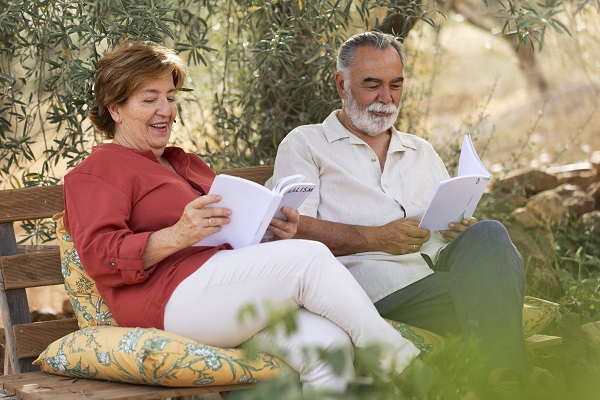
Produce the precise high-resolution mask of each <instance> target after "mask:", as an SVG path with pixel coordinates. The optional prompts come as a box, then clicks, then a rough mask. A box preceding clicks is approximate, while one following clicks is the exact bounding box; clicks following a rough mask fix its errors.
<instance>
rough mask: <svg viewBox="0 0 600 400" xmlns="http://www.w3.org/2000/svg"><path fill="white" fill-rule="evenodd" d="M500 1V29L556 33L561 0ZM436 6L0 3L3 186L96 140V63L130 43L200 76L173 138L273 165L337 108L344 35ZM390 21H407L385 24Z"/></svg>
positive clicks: (67, 163) (410, 20)
mask: <svg viewBox="0 0 600 400" xmlns="http://www.w3.org/2000/svg"><path fill="white" fill-rule="evenodd" d="M503 4H504V5H505V11H504V15H505V17H506V18H507V21H510V23H509V24H508V25H507V26H510V30H511V31H516V32H523V33H522V34H521V36H522V38H523V39H524V40H525V41H529V43H531V44H534V43H535V41H534V40H533V38H534V37H535V38H536V40H537V41H538V43H539V44H540V45H541V43H542V41H541V40H542V39H543V36H544V34H545V30H544V29H543V27H545V26H550V27H551V28H552V29H555V30H557V31H564V27H562V26H561V25H560V24H558V23H557V22H556V21H554V19H553V18H554V17H555V16H556V14H557V13H560V12H562V10H563V9H562V6H561V4H560V3H558V2H550V3H544V4H538V5H534V4H533V3H532V4H530V5H526V6H523V7H517V4H519V2H516V0H509V1H507V2H506V3H503ZM436 7H437V5H436V3H434V2H423V1H421V0H405V1H397V0H396V1H391V2H390V1H382V0H364V1H360V2H358V1H349V0H318V1H310V2H309V1H299V0H296V1H291V0H287V1H264V0H238V1H230V2H219V1H216V0H203V1H200V2H198V1H191V0H107V1H104V2H90V1H84V0H70V1H62V2H58V3H56V2H54V3H53V2H47V1H44V0H33V1H21V0H19V1H7V0H0V10H2V12H1V13H0V41H1V46H0V48H1V55H2V57H1V66H0V68H1V69H0V85H1V86H2V90H1V91H0V138H1V139H2V140H1V143H0V158H1V159H2V162H1V164H0V175H1V176H2V177H3V178H5V179H4V180H5V182H7V183H8V184H9V185H10V186H21V185H23V184H24V183H23V180H24V178H25V176H28V177H29V178H27V179H30V180H31V177H33V180H32V182H33V181H34V182H40V183H41V182H45V184H48V183H50V182H51V181H50V179H51V178H61V175H62V173H63V171H64V169H65V168H70V167H72V166H73V165H76V164H77V163H78V162H79V161H81V159H82V158H83V157H85V155H86V154H87V152H88V151H89V150H90V147H91V145H93V144H95V143H97V142H99V141H100V140H101V139H100V137H99V136H98V135H97V134H96V133H95V132H94V131H93V129H92V128H91V126H90V124H89V122H88V121H87V119H86V115H87V111H88V109H89V106H90V103H91V96H92V90H93V81H94V76H95V72H94V71H95V66H96V63H97V60H98V58H99V57H100V56H101V55H102V54H103V53H104V51H105V50H106V49H108V48H111V47H113V46H114V45H115V44H117V43H119V42H121V41H123V40H127V39H136V40H153V41H156V42H160V43H164V44H166V45H167V46H172V47H174V48H175V49H176V50H178V51H180V52H181V54H183V55H184V57H185V58H186V59H188V60H189V62H190V65H191V67H192V68H191V70H192V72H197V71H202V72H203V74H202V75H201V76H199V77H198V79H197V84H196V85H194V86H195V87H196V88H199V89H200V90H199V91H198V93H193V94H187V95H185V96H182V101H181V103H180V111H181V114H182V115H181V118H180V121H178V122H179V123H180V125H179V126H178V132H177V133H178V134H177V135H176V136H177V140H178V141H179V142H180V143H183V144H185V145H187V146H188V147H189V148H190V149H191V150H192V151H196V152H197V153H199V154H202V155H203V156H205V157H206V158H207V160H208V161H209V162H210V163H211V164H212V165H213V166H215V167H217V168H219V167H223V166H225V165H227V166H243V165H249V164H251V165H257V164H261V163H267V162H271V161H272V160H273V157H274V154H275V149H276V147H277V145H278V143H279V142H280V141H281V139H282V138H283V137H284V136H285V135H286V134H287V132H289V131H290V130H291V129H293V128H294V127H295V126H298V125H300V124H305V123H313V122H316V121H321V120H322V119H323V118H324V116H325V115H326V114H327V113H328V112H329V111H330V110H332V109H334V108H336V107H337V106H338V105H339V99H338V98H337V94H336V93H335V88H334V87H333V85H332V76H333V73H334V71H335V67H334V55H335V52H336V51H337V48H338V47H339V45H340V43H341V42H342V41H343V40H344V39H345V38H346V37H347V36H348V35H349V34H351V33H353V32H355V31H363V30H365V29H388V30H389V31H390V32H391V31H393V32H396V33H397V34H400V35H402V34H405V33H406V31H407V30H409V29H410V28H411V27H412V25H413V24H414V23H415V22H416V21H418V20H420V21H423V22H425V23H427V24H430V25H435V24H436V22H435V20H434V17H435V15H436V14H438V12H439V11H438V10H437V9H436ZM392 16H402V17H403V19H402V21H403V22H402V23H401V24H400V25H399V26H393V25H390V23H389V22H390V17H392ZM540 27H542V28H540ZM538 28H539V29H538ZM536 29H537V30H536ZM533 30H536V35H533V34H532V33H531V32H532V31H533ZM217 49H218V50H217ZM200 137H202V138H203V139H200ZM38 159H39V161H38Z"/></svg>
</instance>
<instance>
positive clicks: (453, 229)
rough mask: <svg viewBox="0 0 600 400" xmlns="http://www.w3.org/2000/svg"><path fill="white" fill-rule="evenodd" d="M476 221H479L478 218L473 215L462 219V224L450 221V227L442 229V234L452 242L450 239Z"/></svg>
mask: <svg viewBox="0 0 600 400" xmlns="http://www.w3.org/2000/svg"><path fill="white" fill-rule="evenodd" d="M475 223H477V218H473V217H470V218H465V219H464V220H463V221H462V223H460V224H459V223H454V222H450V223H449V224H448V227H449V228H450V229H448V230H445V231H440V234H441V235H442V237H443V238H444V239H445V240H446V241H447V242H450V241H452V240H454V239H455V238H456V237H457V236H458V235H459V234H460V233H461V232H462V231H464V230H465V229H467V228H468V227H469V226H471V225H473V224H475Z"/></svg>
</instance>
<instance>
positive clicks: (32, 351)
mask: <svg viewBox="0 0 600 400" xmlns="http://www.w3.org/2000/svg"><path fill="white" fill-rule="evenodd" d="M77 329H79V326H78V325H77V319H76V318H66V319H59V320H55V321H43V322H33V323H29V324H19V325H15V326H14V327H13V332H14V334H15V338H16V342H17V357H18V358H19V359H24V358H31V357H37V356H39V355H40V353H41V352H42V351H44V350H46V347H48V345H49V344H50V343H52V342H54V341H55V340H57V339H60V338H61V337H63V336H65V335H67V334H69V333H71V332H74V331H76V330H77Z"/></svg>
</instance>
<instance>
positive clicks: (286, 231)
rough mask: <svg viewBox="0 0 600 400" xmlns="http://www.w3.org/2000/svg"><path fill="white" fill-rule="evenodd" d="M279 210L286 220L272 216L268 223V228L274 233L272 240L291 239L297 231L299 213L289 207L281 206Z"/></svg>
mask: <svg viewBox="0 0 600 400" xmlns="http://www.w3.org/2000/svg"><path fill="white" fill-rule="evenodd" d="M281 212H282V213H283V215H285V216H286V217H287V221H282V220H280V219H277V218H273V219H272V220H271V224H270V225H269V230H270V231H271V232H273V233H274V234H275V238H274V240H278V239H291V238H293V237H294V235H295V234H296V232H297V231H298V224H299V223H300V214H299V213H298V211H297V210H292V209H291V208H289V207H283V208H282V209H281Z"/></svg>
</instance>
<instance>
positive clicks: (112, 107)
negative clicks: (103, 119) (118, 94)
mask: <svg viewBox="0 0 600 400" xmlns="http://www.w3.org/2000/svg"><path fill="white" fill-rule="evenodd" d="M106 108H107V109H108V112H109V113H110V116H111V117H112V119H113V121H115V122H116V123H120V122H121V120H122V118H121V107H120V106H119V105H118V104H116V103H113V104H109V105H108V107H106Z"/></svg>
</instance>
